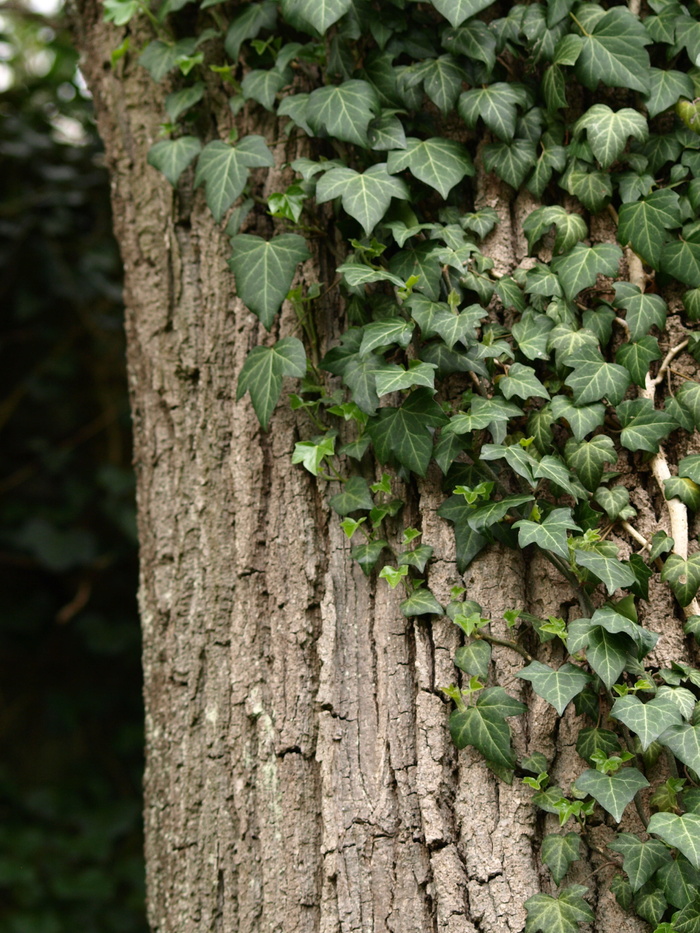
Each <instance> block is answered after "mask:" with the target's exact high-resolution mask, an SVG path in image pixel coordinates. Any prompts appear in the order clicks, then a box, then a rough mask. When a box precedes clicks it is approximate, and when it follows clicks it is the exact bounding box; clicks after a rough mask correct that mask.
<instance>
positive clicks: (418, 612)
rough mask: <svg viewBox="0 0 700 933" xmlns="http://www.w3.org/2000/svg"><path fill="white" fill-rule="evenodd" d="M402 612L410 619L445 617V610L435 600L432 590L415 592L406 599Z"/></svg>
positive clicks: (402, 604) (402, 605)
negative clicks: (416, 617)
mask: <svg viewBox="0 0 700 933" xmlns="http://www.w3.org/2000/svg"><path fill="white" fill-rule="evenodd" d="M400 609H401V612H403V614H404V615H405V616H406V618H407V619H410V618H411V617H412V616H425V615H438V616H441V615H444V614H445V610H444V609H443V608H442V606H441V605H440V603H439V602H438V601H437V599H435V597H434V596H433V594H432V593H431V592H430V590H425V589H422V588H421V589H418V590H414V591H413V592H412V593H411V595H410V596H409V597H408V599H404V601H403V602H402V603H401V606H400Z"/></svg>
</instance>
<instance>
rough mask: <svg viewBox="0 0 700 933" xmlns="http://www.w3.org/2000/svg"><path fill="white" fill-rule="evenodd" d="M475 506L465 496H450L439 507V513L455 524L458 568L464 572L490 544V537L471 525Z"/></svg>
mask: <svg viewBox="0 0 700 933" xmlns="http://www.w3.org/2000/svg"><path fill="white" fill-rule="evenodd" d="M473 511H474V506H473V505H469V504H468V503H466V502H465V501H464V497H463V496H450V498H449V499H446V500H445V502H443V503H442V505H441V506H440V508H439V509H438V515H439V516H440V517H441V518H446V519H447V521H449V522H452V523H453V524H454V531H455V550H456V557H457V570H459V572H460V573H464V571H465V570H466V569H467V567H468V566H469V564H471V562H472V561H473V560H474V558H475V557H476V556H477V554H479V553H480V552H481V551H482V550H483V549H484V548H485V547H486V545H487V544H488V538H487V537H486V536H485V535H482V534H480V533H479V532H478V531H474V529H473V528H472V527H471V526H470V525H469V522H468V518H469V516H470V515H471V514H472V512H473Z"/></svg>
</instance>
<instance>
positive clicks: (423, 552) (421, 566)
mask: <svg viewBox="0 0 700 933" xmlns="http://www.w3.org/2000/svg"><path fill="white" fill-rule="evenodd" d="M432 556H433V549H432V548H431V547H430V545H429V544H419V545H418V547H415V548H414V549H413V550H412V551H404V552H403V553H402V554H399V557H398V561H397V563H398V565H399V567H402V566H404V565H406V566H407V567H415V568H416V569H417V570H418V572H419V573H423V571H424V570H425V565H426V564H427V563H428V561H429V560H430V558H431V557H432Z"/></svg>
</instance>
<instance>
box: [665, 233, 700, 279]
mask: <svg viewBox="0 0 700 933" xmlns="http://www.w3.org/2000/svg"><path fill="white" fill-rule="evenodd" d="M659 268H660V269H662V270H663V271H664V272H667V273H668V274H669V275H672V276H673V277H674V278H676V279H678V281H679V282H683V284H684V285H690V286H691V287H692V288H697V287H698V286H699V285H700V243H691V242H690V241H689V240H674V241H673V242H671V243H665V244H664V246H663V249H662V251H661V258H660V261H659Z"/></svg>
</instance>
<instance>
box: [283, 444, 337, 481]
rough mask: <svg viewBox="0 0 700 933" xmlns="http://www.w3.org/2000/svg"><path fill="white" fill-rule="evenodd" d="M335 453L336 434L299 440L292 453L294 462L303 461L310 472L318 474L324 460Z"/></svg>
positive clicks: (314, 474)
mask: <svg viewBox="0 0 700 933" xmlns="http://www.w3.org/2000/svg"><path fill="white" fill-rule="evenodd" d="M334 453H335V434H326V435H325V436H323V437H315V438H313V439H312V440H310V441H297V443H296V444H295V445H294V452H293V453H292V463H302V464H303V465H304V467H305V468H306V469H307V470H308V471H309V473H311V474H312V475H313V476H318V471H319V470H320V468H321V465H322V464H323V461H324V460H325V459H326V457H332V456H333V454H334Z"/></svg>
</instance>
